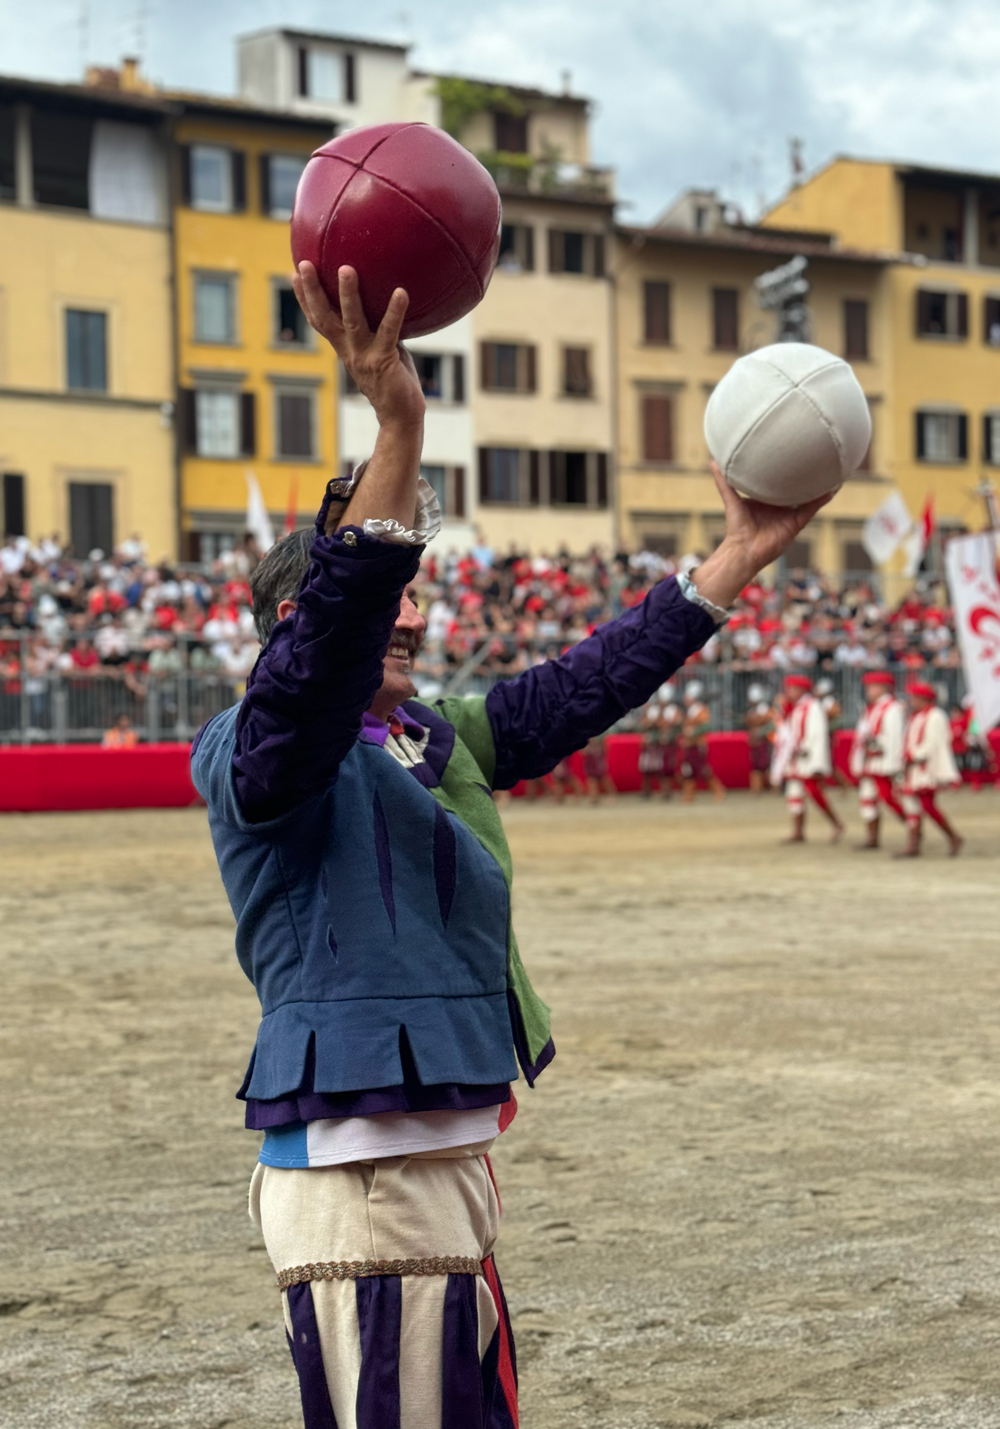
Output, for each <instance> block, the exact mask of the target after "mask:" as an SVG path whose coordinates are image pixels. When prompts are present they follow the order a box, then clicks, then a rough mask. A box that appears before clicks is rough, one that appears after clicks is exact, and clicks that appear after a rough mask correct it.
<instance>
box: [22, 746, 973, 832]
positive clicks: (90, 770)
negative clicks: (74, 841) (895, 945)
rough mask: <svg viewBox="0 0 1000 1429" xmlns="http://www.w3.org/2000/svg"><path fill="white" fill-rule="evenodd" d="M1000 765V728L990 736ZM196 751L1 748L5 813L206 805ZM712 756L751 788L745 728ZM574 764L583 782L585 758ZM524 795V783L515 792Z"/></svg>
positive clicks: (625, 753)
mask: <svg viewBox="0 0 1000 1429" xmlns="http://www.w3.org/2000/svg"><path fill="white" fill-rule="evenodd" d="M990 743H991V744H992V746H993V750H994V753H995V754H996V756H997V760H998V762H1000V729H995V730H993V731H992V732H991V734H990ZM641 744H642V737H641V735H638V734H609V735H608V738H607V740H606V742H605V750H606V753H607V757H608V773H609V774H610V775H611V778H612V779H613V780H614V783H615V786H616V787H617V788H618V789H620V790H621V792H622V793H635V792H636V790H638V788H639V785H640V778H639V749H640V747H641ZM850 750H851V731H850V730H843V729H842V730H837V731H835V733H834V736H833V757H834V761H835V763H836V764H837V767H838V768H840V769H843V770H844V771H845V773H846V772H847V761H848V756H849V755H850ZM190 752H191V751H190V746H189V745H187V744H141V745H139V746H138V747H137V748H136V749H101V748H100V747H99V746H97V745H92V744H43V745H36V746H35V747H34V748H28V749H21V748H20V747H13V746H8V747H7V748H0V812H3V813H15V812H16V813H30V812H33V811H35V810H44V809H48V810H58V809H63V810H66V809H179V808H186V807H187V806H188V805H190V804H197V803H199V802H200V799H199V796H198V794H197V792H196V791H195V787H194V785H193V784H192V783H191V771H190V768H189V762H188V761H189V757H190ZM708 757H709V762H710V763H711V765H712V768H713V769H714V770H715V772H716V774H717V775H718V776H719V778H720V779H721V780H722V782H723V784H725V786H726V788H727V789H746V788H747V787H748V785H749V783H750V753H749V747H748V745H747V737H746V734H744V733H743V732H742V731H739V730H737V731H734V732H733V733H719V734H710V735H709V736H708ZM570 764H571V765H572V767H573V769H575V771H576V773H577V774H578V775H579V776H580V777H581V778H582V777H583V757H582V755H580V754H574V755H572V756H571V759H570ZM523 792H524V786H523V785H521V784H519V785H517V787H516V788H515V790H514V793H515V794H521V793H523Z"/></svg>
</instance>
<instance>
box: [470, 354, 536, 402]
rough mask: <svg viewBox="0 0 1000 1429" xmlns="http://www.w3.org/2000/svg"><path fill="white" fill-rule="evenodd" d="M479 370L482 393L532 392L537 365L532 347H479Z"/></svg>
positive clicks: (534, 385)
mask: <svg viewBox="0 0 1000 1429" xmlns="http://www.w3.org/2000/svg"><path fill="white" fill-rule="evenodd" d="M479 367H480V384H481V386H482V389H483V391H484V392H534V391H535V388H536V382H537V370H536V368H537V364H536V358H535V347H534V345H533V344H532V343H516V342H483V343H480V345H479Z"/></svg>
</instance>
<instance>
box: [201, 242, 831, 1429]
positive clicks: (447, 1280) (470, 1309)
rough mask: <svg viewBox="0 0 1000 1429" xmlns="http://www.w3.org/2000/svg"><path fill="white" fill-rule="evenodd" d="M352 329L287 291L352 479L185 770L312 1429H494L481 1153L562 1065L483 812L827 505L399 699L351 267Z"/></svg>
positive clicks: (382, 501) (403, 505) (673, 664)
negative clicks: (356, 392)
mask: <svg viewBox="0 0 1000 1429" xmlns="http://www.w3.org/2000/svg"><path fill="white" fill-rule="evenodd" d="M339 282H340V305H341V311H342V314H343V318H342V319H341V318H340V317H338V316H337V314H336V313H335V312H334V311H333V310H332V309H331V307H330V304H329V303H328V302H327V299H326V297H325V295H324V293H323V291H322V289H321V287H320V285H319V282H318V279H317V277H316V274H315V270H314V269H313V268H312V267H311V265H310V264H308V263H303V264H302V265H301V269H300V272H299V273H298V274H297V275H296V280H295V285H296V292H297V294H298V297H299V301H300V303H301V304H302V307H303V309H304V311H305V313H306V315H307V317H308V319H309V321H310V323H311V324H312V326H313V327H314V328H316V329H317V330H318V331H319V332H320V333H322V334H324V335H325V336H326V337H327V338H329V339H330V341H331V342H332V343H333V344H334V346H335V347H336V349H337V351H338V353H339V355H340V357H341V359H342V361H343V363H344V366H345V367H346V369H347V371H348V372H349V373H350V375H351V377H352V378H353V380H354V381H355V382H356V384H357V386H358V388H359V389H360V391H361V392H362V393H363V394H364V395H365V396H366V397H367V398H368V400H369V401H370V402H371V404H372V406H373V407H374V409H375V413H376V416H377V418H378V422H379V433H378V438H377V441H376V443H375V449H374V452H373V454H372V457H371V459H370V461H369V462H368V463H367V466H366V467H365V469H364V470H363V472H362V471H360V470H359V472H358V473H357V474H356V475H355V476H354V477H352V478H346V479H334V480H333V481H331V482H330V484H329V486H328V488H327V496H326V499H325V500H324V502H323V505H322V507H321V508H320V512H319V516H318V518H317V522H316V531H315V533H314V534H313V535H312V536H307V535H306V534H305V533H300V534H296V535H293V536H288V537H286V538H285V539H284V540H282V541H280V542H279V543H278V544H277V545H276V546H274V547H273V548H272V549H271V551H269V552H268V554H267V555H266V556H265V557H264V559H263V560H262V561H261V563H260V565H259V566H258V568H257V570H256V571H255V573H254V613H255V619H256V621H257V624H258V628H259V632H260V636H261V639H262V642H263V643H264V648H263V650H262V652H261V655H260V658H259V660H258V662H257V665H256V667H255V668H254V670H253V673H252V675H251V676H250V679H249V680H248V682H247V691H246V695H245V697H244V699H243V702H242V704H241V705H240V706H239V707H238V708H236V709H232V710H227V711H226V712H225V713H223V714H221V715H218V716H217V717H216V718H215V719H213V720H211V721H209V723H208V724H207V725H206V726H205V728H204V729H203V731H202V732H201V734H200V736H199V738H198V740H197V741H196V744H195V747H194V749H193V752H192V769H193V774H194V779H195V784H196V786H197V788H198V789H199V791H200V792H201V793H202V794H203V795H204V797H205V800H206V802H207V804H208V815H209V823H210V827H211V831H212V837H213V840H214V843H215V848H216V852H217V856H218V859H219V866H220V870H221V873H222V878H223V882H224V884H225V887H226V891H227V894H228V896H229V899H230V903H231V905H232V908H233V911H234V913H235V915H236V921H237V931H236V948H237V954H238V956H239V959H240V962H241V964H242V966H243V968H244V971H245V972H246V973H247V975H248V976H249V977H250V978H251V979H252V981H253V983H254V986H255V988H256V990H257V993H258V995H259V997H260V1000H261V1004H262V1013H263V1018H262V1021H261V1024H260V1028H259V1031H258V1035H257V1042H256V1046H255V1048H254V1052H253V1055H252V1057H251V1059H250V1066H249V1068H248V1071H247V1075H246V1078H245V1081H244V1083H243V1086H242V1088H241V1089H240V1092H239V1096H240V1097H241V1098H243V1099H244V1100H245V1102H246V1119H247V1124H248V1125H249V1126H250V1127H253V1128H257V1129H260V1130H263V1132H264V1141H263V1146H262V1148H261V1153H260V1160H259V1163H258V1165H257V1167H256V1169H255V1171H254V1175H253V1179H252V1182H251V1193H250V1202H251V1215H252V1216H253V1218H254V1220H255V1221H256V1223H257V1224H258V1225H259V1226H260V1228H261V1230H262V1233H263V1237H264V1242H265V1245H266V1247H267V1251H268V1253H269V1255H270V1258H271V1260H272V1263H273V1265H274V1268H275V1271H276V1272H277V1276H278V1284H279V1287H280V1288H281V1290H282V1292H283V1293H282V1303H283V1310H284V1318H285V1326H286V1329H287V1332H288V1337H289V1344H290V1347H291V1351H292V1355H293V1359H294V1362H295V1367H296V1370H297V1372H298V1376H299V1383H300V1389H301V1394H302V1405H303V1413H304V1416H305V1421H306V1425H307V1426H308V1429H334V1426H338V1425H339V1426H340V1429H439V1426H440V1429H511V1426H516V1425H517V1387H516V1369H515V1362H514V1353H513V1345H512V1341H511V1334H510V1324H509V1321H508V1318H507V1314H506V1309H505V1306H504V1301H503V1294H502V1291H501V1288H500V1282H499V1280H498V1278H497V1273H496V1269H495V1266H494V1261H493V1246H494V1242H495V1240H496V1235H497V1226H498V1219H499V1202H498V1199H497V1193H496V1189H495V1186H494V1183H493V1178H492V1172H491V1169H490V1165H489V1161H488V1159H487V1154H486V1153H487V1152H488V1150H489V1147H490V1145H491V1143H492V1141H493V1140H494V1139H495V1137H496V1136H497V1135H498V1134H499V1133H500V1132H501V1131H503V1130H504V1129H505V1128H506V1127H507V1126H508V1125H509V1124H510V1121H511V1120H512V1118H513V1115H514V1112H515V1110H516V1103H515V1101H514V1098H513V1095H512V1093H511V1085H510V1084H511V1082H512V1081H514V1080H515V1079H516V1078H517V1076H518V1064H520V1068H521V1071H522V1072H523V1073H524V1076H525V1080H526V1081H527V1082H528V1084H529V1085H532V1084H533V1083H534V1081H535V1079H536V1077H537V1076H538V1074H539V1073H540V1072H541V1070H542V1069H543V1068H544V1067H545V1066H546V1065H547V1063H548V1062H549V1061H550V1060H551V1058H552V1056H553V1052H554V1049H553V1045H552V1041H551V1038H550V1034H549V1018H548V1009H547V1008H546V1007H545V1005H544V1003H542V1002H541V1000H540V999H539V998H538V997H537V996H536V995H535V993H534V992H533V991H532V988H531V984H530V983H529V981H528V978H527V975H526V974H525V971H524V968H523V966H522V964H521V960H520V957H519V955H518V950H517V942H516V939H515V937H514V934H513V930H512V928H511V921H510V880H511V862H510V854H509V851H508V849H507V844H506V841H505V839H504V834H503V828H502V825H501V823H500V818H499V815H498V813H497V809H496V805H495V803H494V800H493V797H492V793H493V791H494V790H497V789H508V788H510V787H511V786H512V785H513V784H514V783H516V782H517V781H518V780H519V779H531V778H538V777H541V776H543V775H545V774H547V773H548V772H549V771H550V770H551V769H552V768H553V767H554V766H555V765H556V763H557V762H558V761H559V760H560V759H561V758H564V757H565V756H567V755H568V754H569V753H570V752H571V751H573V750H576V749H579V748H581V747H582V746H583V745H584V744H586V743H587V741H588V740H589V739H591V738H593V737H594V736H595V735H599V734H600V733H601V732H602V731H603V730H605V729H607V728H608V726H609V725H611V724H612V723H614V721H616V720H617V719H619V718H621V717H622V716H623V715H624V714H625V712H626V711H627V710H629V709H632V708H636V707H638V706H640V705H642V704H643V703H645V701H647V700H648V699H649V698H650V696H651V695H652V694H653V691H654V690H655V689H656V688H657V686H658V685H659V684H660V683H661V681H662V680H664V679H665V678H666V677H667V676H668V675H669V674H670V673H671V672H672V671H674V670H676V669H677V668H678V667H679V666H680V665H682V664H683V663H684V661H685V660H686V659H687V658H688V656H689V655H691V654H692V653H693V652H694V651H695V650H697V649H698V648H699V647H700V646H702V645H703V644H704V643H705V641H706V640H708V639H709V637H710V636H711V635H712V634H713V632H714V631H715V630H716V628H717V625H718V623H719V622H720V621H721V620H723V619H725V618H726V613H727V608H728V607H729V606H730V605H731V603H732V602H733V601H734V600H735V598H736V596H737V595H738V594H739V592H740V590H741V589H742V588H743V587H744V586H745V585H746V583H747V582H748V581H749V580H750V579H751V578H752V576H753V575H754V574H755V573H756V572H757V571H758V570H759V569H760V568H762V567H763V566H765V565H767V564H768V563H769V562H770V561H772V560H773V559H774V558H775V557H776V556H777V555H778V554H779V553H780V552H781V551H782V550H783V549H784V548H785V547H786V546H787V545H788V543H789V542H790V541H791V540H793V539H794V537H795V536H796V535H797V534H798V532H799V531H800V530H801V529H802V527H803V526H804V525H805V524H806V522H807V521H808V519H809V518H810V517H811V516H812V515H813V514H814V512H815V511H816V510H817V509H818V508H819V506H820V505H821V504H822V502H814V503H812V504H811V505H809V506H805V507H802V508H800V509H798V510H790V509H781V508H775V507H769V506H761V505H758V504H756V503H753V502H746V501H743V500H742V499H741V498H740V497H738V496H737V495H736V494H735V493H734V492H733V491H732V490H731V489H730V488H729V487H728V486H727V485H726V484H725V482H724V481H723V480H722V478H721V476H720V475H718V474H717V476H716V479H717V482H718V485H719V491H720V494H721V497H722V500H723V502H724V504H725V509H726V519H727V535H726V537H725V539H724V541H723V542H722V543H721V545H720V546H719V548H718V550H717V551H715V552H714V553H713V555H712V556H711V557H709V559H708V560H706V561H705V562H704V564H703V565H701V566H700V567H699V568H698V571H697V572H696V574H695V576H694V577H693V579H690V580H689V579H686V578H680V579H673V578H668V579H665V580H662V581H660V582H659V584H657V585H656V586H655V587H654V588H653V590H652V591H651V592H650V593H649V595H647V597H646V598H645V599H644V600H643V601H642V602H641V603H639V604H638V605H636V606H634V607H633V608H632V609H630V610H629V611H627V612H626V613H625V614H624V615H622V616H621V617H620V618H619V619H617V620H614V621H611V622H609V623H608V624H606V625H604V626H601V627H599V628H598V629H597V630H596V631H595V633H594V634H593V635H592V636H591V637H590V638H589V639H586V640H584V641H581V642H580V643H579V644H577V645H575V646H573V647H572V648H571V649H570V650H569V651H568V652H567V653H566V654H565V655H563V656H561V657H560V658H558V659H556V660H552V661H549V662H547V663H545V664H542V665H539V666H536V667H534V668H532V669H531V670H529V671H527V672H525V673H524V674H522V675H520V676H518V677H516V678H515V679H511V680H503V681H500V682H499V683H498V684H497V685H496V686H495V687H494V688H493V690H492V691H491V692H490V693H489V694H488V695H487V696H485V697H478V696H477V697H470V698H467V699H462V698H445V699H441V700H439V701H437V702H436V703H435V704H433V705H432V706H428V705H424V704H421V703H419V702H418V701H416V700H415V699H414V698H413V696H414V693H415V690H414V686H413V684H412V681H411V670H412V665H413V660H414V657H415V655H416V653H417V651H418V649H419V646H420V641H421V638H422V635H423V631H424V621H423V618H422V617H421V616H420V614H419V612H418V611H417V609H416V607H415V606H414V605H413V603H412V602H411V601H410V599H409V598H408V596H407V587H408V585H409V583H410V582H411V581H412V580H413V578H414V576H415V574H416V571H417V567H418V565H419V561H420V556H421V553H422V550H423V545H424V542H425V541H426V540H427V539H428V538H429V537H430V536H431V534H432V533H433V530H434V526H435V515H434V509H433V502H432V499H431V500H428V497H429V496H430V495H431V494H430V493H429V488H426V487H424V486H422V485H421V483H420V481H419V469H420V455H421V447H422V440H423V414H424V403H423V395H422V393H421V390H420V383H419V381H418V379H417V376H416V372H415V370H414V367H413V364H412V362H411V361H410V359H409V357H408V356H407V354H406V353H405V351H404V350H403V349H401V348H400V347H399V346H398V337H399V331H400V326H401V323H402V320H403V315H404V313H405V311H406V306H407V297H406V294H405V293H404V292H403V291H402V290H398V289H397V291H396V292H395V293H394V294H393V297H392V300H391V302H390V304H389V307H388V309H387V311H386V314H385V317H384V318H383V321H382V323H381V325H380V327H379V329H378V332H377V333H374V334H373V333H371V332H370V331H369V329H368V326H367V324H366V322H365V317H364V312H363V309H362V306H361V300H360V296H359V291H358V280H357V275H356V273H355V272H354V270H353V269H350V268H342V269H341V270H340V275H339Z"/></svg>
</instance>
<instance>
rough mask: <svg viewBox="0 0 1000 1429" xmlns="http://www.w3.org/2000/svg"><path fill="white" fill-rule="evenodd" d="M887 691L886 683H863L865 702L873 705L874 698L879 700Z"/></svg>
mask: <svg viewBox="0 0 1000 1429" xmlns="http://www.w3.org/2000/svg"><path fill="white" fill-rule="evenodd" d="M888 693H889V687H888V685H865V703H866V704H869V705H873V704H874V703H875V701H876V700H880V699H881V698H882V696H883V695H887V694H888Z"/></svg>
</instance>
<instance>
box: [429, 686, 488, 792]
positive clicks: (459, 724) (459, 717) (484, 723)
mask: <svg viewBox="0 0 1000 1429" xmlns="http://www.w3.org/2000/svg"><path fill="white" fill-rule="evenodd" d="M434 708H435V709H436V710H437V711H438V712H439V714H440V715H441V716H442V718H444V719H446V720H447V721H448V723H449V724H450V725H452V726H453V728H454V729H455V731H456V733H457V734H458V737H459V739H460V740H461V741H462V743H463V744H464V745H465V747H466V749H468V751H469V753H470V754H471V755H472V757H473V759H474V760H475V761H476V763H477V764H478V765H479V768H480V769H481V770H482V773H483V778H484V779H485V781H486V783H487V784H488V785H489V786H490V788H491V789H492V788H493V776H494V774H495V773H496V767H497V753H496V746H495V745H494V743H493V729H492V727H491V725H490V717H489V715H488V714H487V713H486V696H485V695H449V696H447V698H445V699H443V700H438V701H437V702H436V703H435V706H434Z"/></svg>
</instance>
